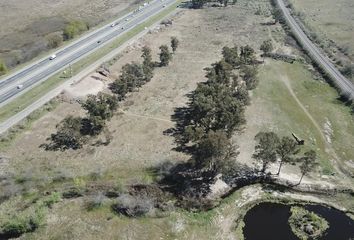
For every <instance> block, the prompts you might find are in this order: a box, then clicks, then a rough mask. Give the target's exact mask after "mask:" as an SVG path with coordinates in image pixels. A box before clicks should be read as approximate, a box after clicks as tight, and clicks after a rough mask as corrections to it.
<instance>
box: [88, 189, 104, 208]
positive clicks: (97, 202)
mask: <svg viewBox="0 0 354 240" xmlns="http://www.w3.org/2000/svg"><path fill="white" fill-rule="evenodd" d="M104 198H105V196H104V195H103V194H102V193H101V192H99V193H97V195H94V196H91V197H90V198H89V199H87V200H86V202H85V208H86V209H87V210H88V211H92V210H94V209H97V208H99V207H101V206H102V205H103V201H104Z"/></svg>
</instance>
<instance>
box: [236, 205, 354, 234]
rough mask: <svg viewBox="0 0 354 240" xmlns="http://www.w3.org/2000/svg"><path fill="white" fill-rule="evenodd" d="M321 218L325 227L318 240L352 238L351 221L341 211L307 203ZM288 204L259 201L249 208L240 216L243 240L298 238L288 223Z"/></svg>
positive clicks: (353, 228) (353, 224) (308, 208)
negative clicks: (242, 218) (243, 216)
mask: <svg viewBox="0 0 354 240" xmlns="http://www.w3.org/2000/svg"><path fill="white" fill-rule="evenodd" d="M305 208H306V209H307V210H310V211H313V212H315V213H316V214H318V215H320V216H321V217H323V218H325V219H326V220H327V221H328V223H329V226H330V227H329V229H327V231H326V233H325V235H324V236H322V238H320V240H350V239H354V221H353V220H352V219H350V218H349V217H348V216H346V215H345V214H344V213H342V212H341V211H338V210H336V209H332V208H327V207H324V206H320V205H307V206H305ZM289 217H290V206H289V205H283V204H276V203H261V204H259V205H257V206H255V207H253V208H252V209H251V210H249V211H248V212H247V214H246V216H245V218H244V222H245V227H244V228H243V233H244V236H245V240H298V238H297V237H296V236H295V235H294V234H293V233H292V231H291V229H290V226H289V225H288V218H289Z"/></svg>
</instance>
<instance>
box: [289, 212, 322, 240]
mask: <svg viewBox="0 0 354 240" xmlns="http://www.w3.org/2000/svg"><path fill="white" fill-rule="evenodd" d="M290 211H291V216H290V217H289V224H290V227H291V230H292V231H293V233H294V234H295V235H296V236H297V237H298V238H300V239H301V240H307V239H318V238H319V237H321V236H322V235H323V234H324V232H325V231H326V230H327V228H329V225H328V222H327V221H326V219H324V218H322V217H320V216H318V215H317V214H315V213H313V212H310V211H307V210H306V209H304V208H302V207H296V206H294V207H291V209H290Z"/></svg>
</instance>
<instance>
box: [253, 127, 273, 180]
mask: <svg viewBox="0 0 354 240" xmlns="http://www.w3.org/2000/svg"><path fill="white" fill-rule="evenodd" d="M255 140H256V141H257V142H258V144H257V145H256V147H255V153H254V154H253V158H254V159H256V160H258V161H260V162H261V163H262V169H261V172H262V173H265V171H266V170H267V168H268V167H269V165H270V164H271V163H274V162H276V161H277V147H278V146H279V137H278V136H277V135H276V134H275V133H273V132H260V133H258V134H257V135H256V136H255Z"/></svg>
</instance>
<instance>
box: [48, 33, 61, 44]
mask: <svg viewBox="0 0 354 240" xmlns="http://www.w3.org/2000/svg"><path fill="white" fill-rule="evenodd" d="M46 38H47V42H48V43H47V45H48V48H57V47H59V46H60V45H61V44H62V43H63V35H61V34H59V33H52V34H49V35H48V36H47V37H46Z"/></svg>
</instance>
